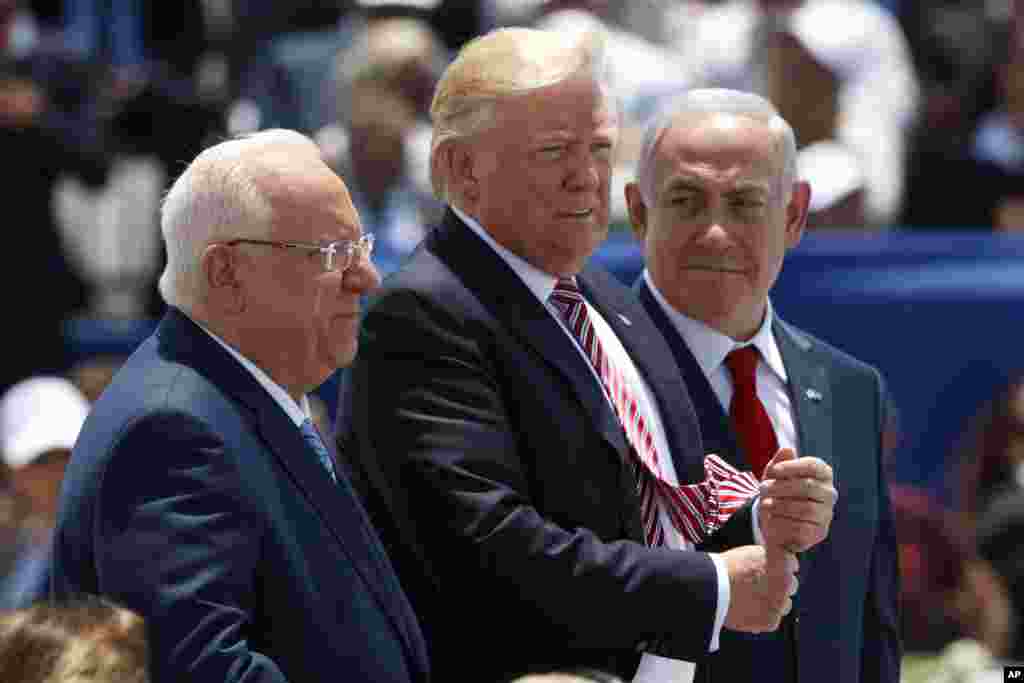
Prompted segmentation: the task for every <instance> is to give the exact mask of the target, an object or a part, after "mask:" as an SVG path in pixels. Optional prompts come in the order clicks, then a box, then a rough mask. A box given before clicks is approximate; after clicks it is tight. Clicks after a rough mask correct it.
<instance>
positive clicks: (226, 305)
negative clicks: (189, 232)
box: [199, 244, 245, 313]
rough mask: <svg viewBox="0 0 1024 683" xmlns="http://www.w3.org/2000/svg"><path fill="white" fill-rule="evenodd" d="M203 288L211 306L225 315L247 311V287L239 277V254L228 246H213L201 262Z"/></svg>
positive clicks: (209, 247) (210, 246) (208, 248)
mask: <svg viewBox="0 0 1024 683" xmlns="http://www.w3.org/2000/svg"><path fill="white" fill-rule="evenodd" d="M199 271H200V276H201V277H202V288H203V289H204V290H205V291H206V299H207V302H208V303H209V305H210V306H213V307H215V308H217V309H218V310H220V311H222V312H225V313H241V312H242V311H244V310H245V287H244V285H243V283H242V282H241V280H240V279H239V277H238V255H237V252H236V251H235V250H234V249H232V248H231V247H229V246H228V245H226V244H211V245H209V246H208V247H207V248H206V250H205V251H204V252H203V256H202V258H201V259H200V262H199Z"/></svg>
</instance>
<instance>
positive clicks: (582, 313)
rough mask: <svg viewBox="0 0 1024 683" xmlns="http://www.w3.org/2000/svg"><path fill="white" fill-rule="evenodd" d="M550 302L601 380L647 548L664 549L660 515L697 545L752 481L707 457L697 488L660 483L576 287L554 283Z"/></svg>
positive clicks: (646, 440) (745, 495)
mask: <svg viewBox="0 0 1024 683" xmlns="http://www.w3.org/2000/svg"><path fill="white" fill-rule="evenodd" d="M551 302H552V304H554V306H555V308H556V309H557V310H558V312H559V313H560V314H561V315H562V319H563V320H564V321H565V323H566V325H567V326H568V327H569V329H570V330H571V331H572V333H573V334H574V335H575V336H576V339H577V341H579V343H580V346H581V348H582V349H583V351H584V353H585V354H586V355H587V358H588V359H589V360H590V363H591V365H592V366H593V367H594V370H595V371H596V373H597V375H598V377H600V378H601V384H602V386H603V388H604V390H605V394H606V395H607V397H608V399H609V400H610V402H611V403H612V405H613V406H614V407H615V412H616V414H617V416H618V418H619V422H620V423H621V424H622V427H623V430H624V431H625V433H626V438H627V441H628V442H629V445H630V452H631V454H632V456H633V457H631V458H630V463H629V465H630V469H631V470H632V473H633V476H634V478H635V480H636V486H637V493H638V494H639V497H640V513H641V518H642V520H643V526H644V536H645V538H646V541H647V544H648V545H650V546H658V545H664V544H665V531H664V528H663V527H662V525H661V523H660V520H659V514H658V512H659V509H661V510H664V511H665V512H666V514H667V516H668V518H669V521H670V522H671V524H672V526H673V527H674V528H675V529H676V530H677V531H678V532H679V533H680V535H681V536H682V537H683V538H684V539H685V540H686V541H688V542H690V543H692V544H694V545H697V544H698V543H700V542H701V541H703V540H704V539H705V538H707V536H708V535H710V534H712V533H714V532H715V530H717V529H718V528H719V527H720V526H721V525H722V524H724V523H725V521H726V520H728V519H729V517H730V516H731V515H732V514H733V513H734V512H736V510H738V509H739V508H741V507H742V506H743V504H744V503H745V502H746V501H747V499H749V498H750V497H751V496H752V495H754V494H756V493H757V490H758V485H757V479H755V478H754V476H753V475H752V474H750V473H749V472H740V471H739V470H737V469H735V468H734V467H732V466H731V465H729V464H728V463H726V462H725V461H724V460H722V459H721V458H719V457H717V456H715V455H709V456H707V457H706V458H705V459H704V475H705V478H704V481H702V482H701V483H699V484H685V485H678V484H671V483H669V482H667V481H665V476H664V472H663V470H662V466H661V460H660V459H659V455H658V450H657V447H656V446H655V443H654V436H653V435H652V433H651V431H650V429H649V428H648V426H647V421H646V419H645V418H644V416H643V414H642V413H641V412H640V409H639V406H638V404H637V402H636V399H635V398H634V397H633V393H632V391H631V390H630V388H629V385H628V383H627V382H626V381H625V379H624V378H623V375H622V373H621V372H620V371H619V370H618V369H617V368H616V367H615V366H613V365H612V363H611V361H610V359H609V357H608V355H607V354H606V353H605V351H604V348H603V347H602V345H601V341H600V340H599V339H598V338H597V334H596V332H595V331H594V327H593V325H592V324H591V320H590V315H589V314H588V312H587V306H586V302H585V301H584V299H583V295H582V294H581V292H580V290H579V287H578V286H577V285H576V282H575V281H574V280H573V279H572V278H559V280H558V282H557V283H556V285H555V289H554V291H553V292H552V294H551Z"/></svg>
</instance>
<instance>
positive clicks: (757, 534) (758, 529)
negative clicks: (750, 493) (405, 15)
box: [750, 496, 764, 545]
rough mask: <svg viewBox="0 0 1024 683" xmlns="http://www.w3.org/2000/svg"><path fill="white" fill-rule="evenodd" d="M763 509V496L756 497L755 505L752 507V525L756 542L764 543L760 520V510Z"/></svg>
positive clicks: (757, 543) (758, 543)
mask: <svg viewBox="0 0 1024 683" xmlns="http://www.w3.org/2000/svg"><path fill="white" fill-rule="evenodd" d="M760 509H761V497H760V496H758V497H757V498H755V499H754V506H753V507H752V508H751V511H750V512H751V516H750V526H752V527H754V543H755V544H756V545H764V534H762V533H761V523H760V522H759V521H758V514H757V513H758V511H759V510H760Z"/></svg>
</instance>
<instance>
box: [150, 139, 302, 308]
mask: <svg viewBox="0 0 1024 683" xmlns="http://www.w3.org/2000/svg"><path fill="white" fill-rule="evenodd" d="M281 145H288V146H294V145H301V146H308V147H311V148H312V150H313V151H314V152H315V153H316V154H319V149H318V148H317V147H316V143H314V142H313V141H312V140H310V139H309V138H308V137H306V136H305V135H302V134H301V133H297V132H295V131H291V130H283V129H274V130H265V131H260V132H257V133H253V134H249V135H245V136H242V137H239V138H235V139H232V140H228V141H226V142H221V143H219V144H216V145H214V146H212V147H210V148H208V149H206V150H204V151H203V152H201V153H200V154H199V156H197V157H196V158H195V159H194V160H193V161H192V163H191V164H189V166H188V168H186V169H185V171H184V172H183V173H182V174H181V175H180V176H179V177H178V179H177V180H176V181H175V182H174V184H173V185H172V186H171V189H170V190H168V192H167V195H166V196H165V197H164V200H163V203H162V205H161V216H160V230H161V232H162V233H163V239H164V245H165V247H166V250H167V265H166V266H165V267H164V271H163V274H162V275H161V276H160V283H159V288H160V295H161V296H162V297H163V300H164V301H165V302H166V303H167V304H168V305H171V306H175V307H177V308H179V309H181V310H183V311H186V312H190V311H192V309H193V307H194V306H195V304H196V303H198V302H201V301H202V300H203V297H204V296H205V288H204V285H203V279H202V278H201V277H200V276H199V263H200V260H201V259H202V256H203V252H204V251H205V250H206V247H207V246H209V245H210V244H211V243H213V242H217V241H226V240H231V239H236V238H249V239H259V238H266V237H268V236H269V234H270V231H271V228H272V211H271V206H270V202H269V200H268V199H267V197H266V196H264V194H263V193H262V192H261V191H260V190H259V188H258V182H257V181H258V180H259V179H260V178H261V177H262V176H263V175H265V174H267V172H268V169H267V168H266V167H265V166H262V165H260V164H256V163H253V160H254V159H255V157H256V155H257V154H258V153H259V152H261V151H263V150H265V149H266V148H267V147H268V146H275V147H278V146H281Z"/></svg>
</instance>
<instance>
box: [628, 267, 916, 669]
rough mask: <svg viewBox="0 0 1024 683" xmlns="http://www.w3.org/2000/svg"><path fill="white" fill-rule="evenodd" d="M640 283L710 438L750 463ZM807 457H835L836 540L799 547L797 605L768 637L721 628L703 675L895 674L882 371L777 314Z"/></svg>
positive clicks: (725, 453)
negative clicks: (801, 549)
mask: <svg viewBox="0 0 1024 683" xmlns="http://www.w3.org/2000/svg"><path fill="white" fill-rule="evenodd" d="M634 291H635V292H636V294H637V296H638V298H639V299H640V301H641V303H642V304H643V305H644V307H645V308H646V309H647V311H648V313H649V314H650V315H651V318H652V320H653V321H654V323H655V325H656V326H657V327H658V329H659V330H660V331H661V333H662V335H663V337H664V338H665V339H666V340H667V341H668V343H669V346H670V347H671V349H672V353H673V355H674V357H675V360H676V363H677V365H678V366H679V368H680V369H681V370H682V375H683V379H684V380H685V382H686V385H687V387H688V388H689V390H690V396H691V398H692V399H693V403H694V407H695V409H696V412H697V415H698V419H699V421H700V428H701V434H702V436H703V438H704V446H705V448H707V449H708V451H710V452H715V453H718V454H719V455H720V456H722V457H723V458H724V459H725V460H726V461H728V462H730V463H731V464H732V465H734V466H736V467H738V468H741V469H748V467H747V466H746V465H745V462H746V456H745V455H744V453H743V449H742V447H741V446H740V444H739V441H738V439H737V436H736V433H735V431H734V430H733V428H732V426H731V424H730V422H729V418H728V416H727V414H726V412H725V411H724V410H723V408H722V405H721V403H720V402H719V400H718V398H717V397H716V395H715V393H714V390H713V389H712V388H711V384H710V383H709V382H708V380H707V378H706V377H705V375H704V373H703V371H702V370H701V368H700V366H699V365H698V363H697V360H696V359H695V358H694V355H693V353H692V352H691V351H690V349H689V348H688V347H687V345H686V342H685V341H684V340H683V338H682V336H681V335H680V334H679V332H678V331H677V330H676V328H675V326H674V325H673V324H672V323H671V321H670V320H669V318H668V316H667V315H666V314H665V311H664V310H663V309H662V308H661V306H660V304H659V303H658V301H657V300H656V299H655V297H654V295H653V294H652V293H651V291H650V288H649V285H648V283H647V282H646V281H645V280H644V278H643V277H641V278H640V279H638V280H637V282H636V284H635V286H634ZM772 332H773V333H774V336H775V340H776V343H777V344H778V347H779V351H780V353H781V355H782V361H783V363H784V364H785V367H786V374H787V375H788V378H789V392H790V397H791V399H792V405H793V409H794V412H795V419H796V427H797V435H798V441H799V443H798V451H799V453H798V454H799V455H808V456H816V457H818V458H821V459H822V460H824V461H826V462H827V463H829V464H830V465H831V466H832V470H833V473H834V478H835V487H836V489H837V490H838V491H839V499H838V501H837V502H836V506H835V511H834V516H833V519H832V524H831V527H830V529H829V534H828V537H827V538H826V539H825V540H824V541H823V542H822V543H820V544H819V545H817V546H815V547H814V548H812V549H810V550H809V551H807V552H806V553H803V554H801V556H800V558H799V559H800V572H799V582H800V586H799V590H798V592H797V594H796V596H795V597H794V600H793V602H794V607H793V611H792V612H791V613H790V614H789V615H788V616H787V617H786V618H785V619H784V620H783V623H782V625H781V626H780V628H779V629H778V630H776V631H774V632H772V633H768V634H758V635H751V634H744V633H736V632H732V631H729V630H727V629H723V632H722V638H721V647H720V649H719V650H718V651H717V652H715V653H713V654H710V655H708V656H706V657H704V658H703V659H702V660H701V662H700V666H699V667H698V670H697V678H696V680H697V681H758V682H759V683H761V682H764V683H795V682H796V681H800V682H801V683H811V682H812V681H834V682H838V683H897V681H898V680H899V672H900V657H901V648H900V638H899V627H898V619H897V604H898V599H899V588H898V572H897V561H896V556H897V550H896V538H895V531H894V527H893V519H892V511H891V508H890V504H889V491H888V487H887V484H886V477H885V476H884V472H883V432H884V430H885V427H886V419H887V417H886V411H887V406H888V397H887V395H886V392H885V387H884V384H883V381H882V377H881V375H880V374H879V373H878V371H877V370H876V369H874V368H872V367H870V366H868V365H865V364H864V363H861V362H860V361H858V360H856V359H854V358H852V357H850V356H848V355H847V354H845V353H843V352H842V351H839V350H837V349H835V348H833V347H831V346H829V345H828V344H826V343H824V342H822V341H821V340H818V339H815V338H814V337H812V336H810V335H808V334H806V333H805V332H802V331H801V330H798V329H797V328H795V327H793V326H791V325H789V324H787V323H785V322H783V321H782V320H780V319H779V318H778V317H776V318H775V322H774V326H773V328H772Z"/></svg>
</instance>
